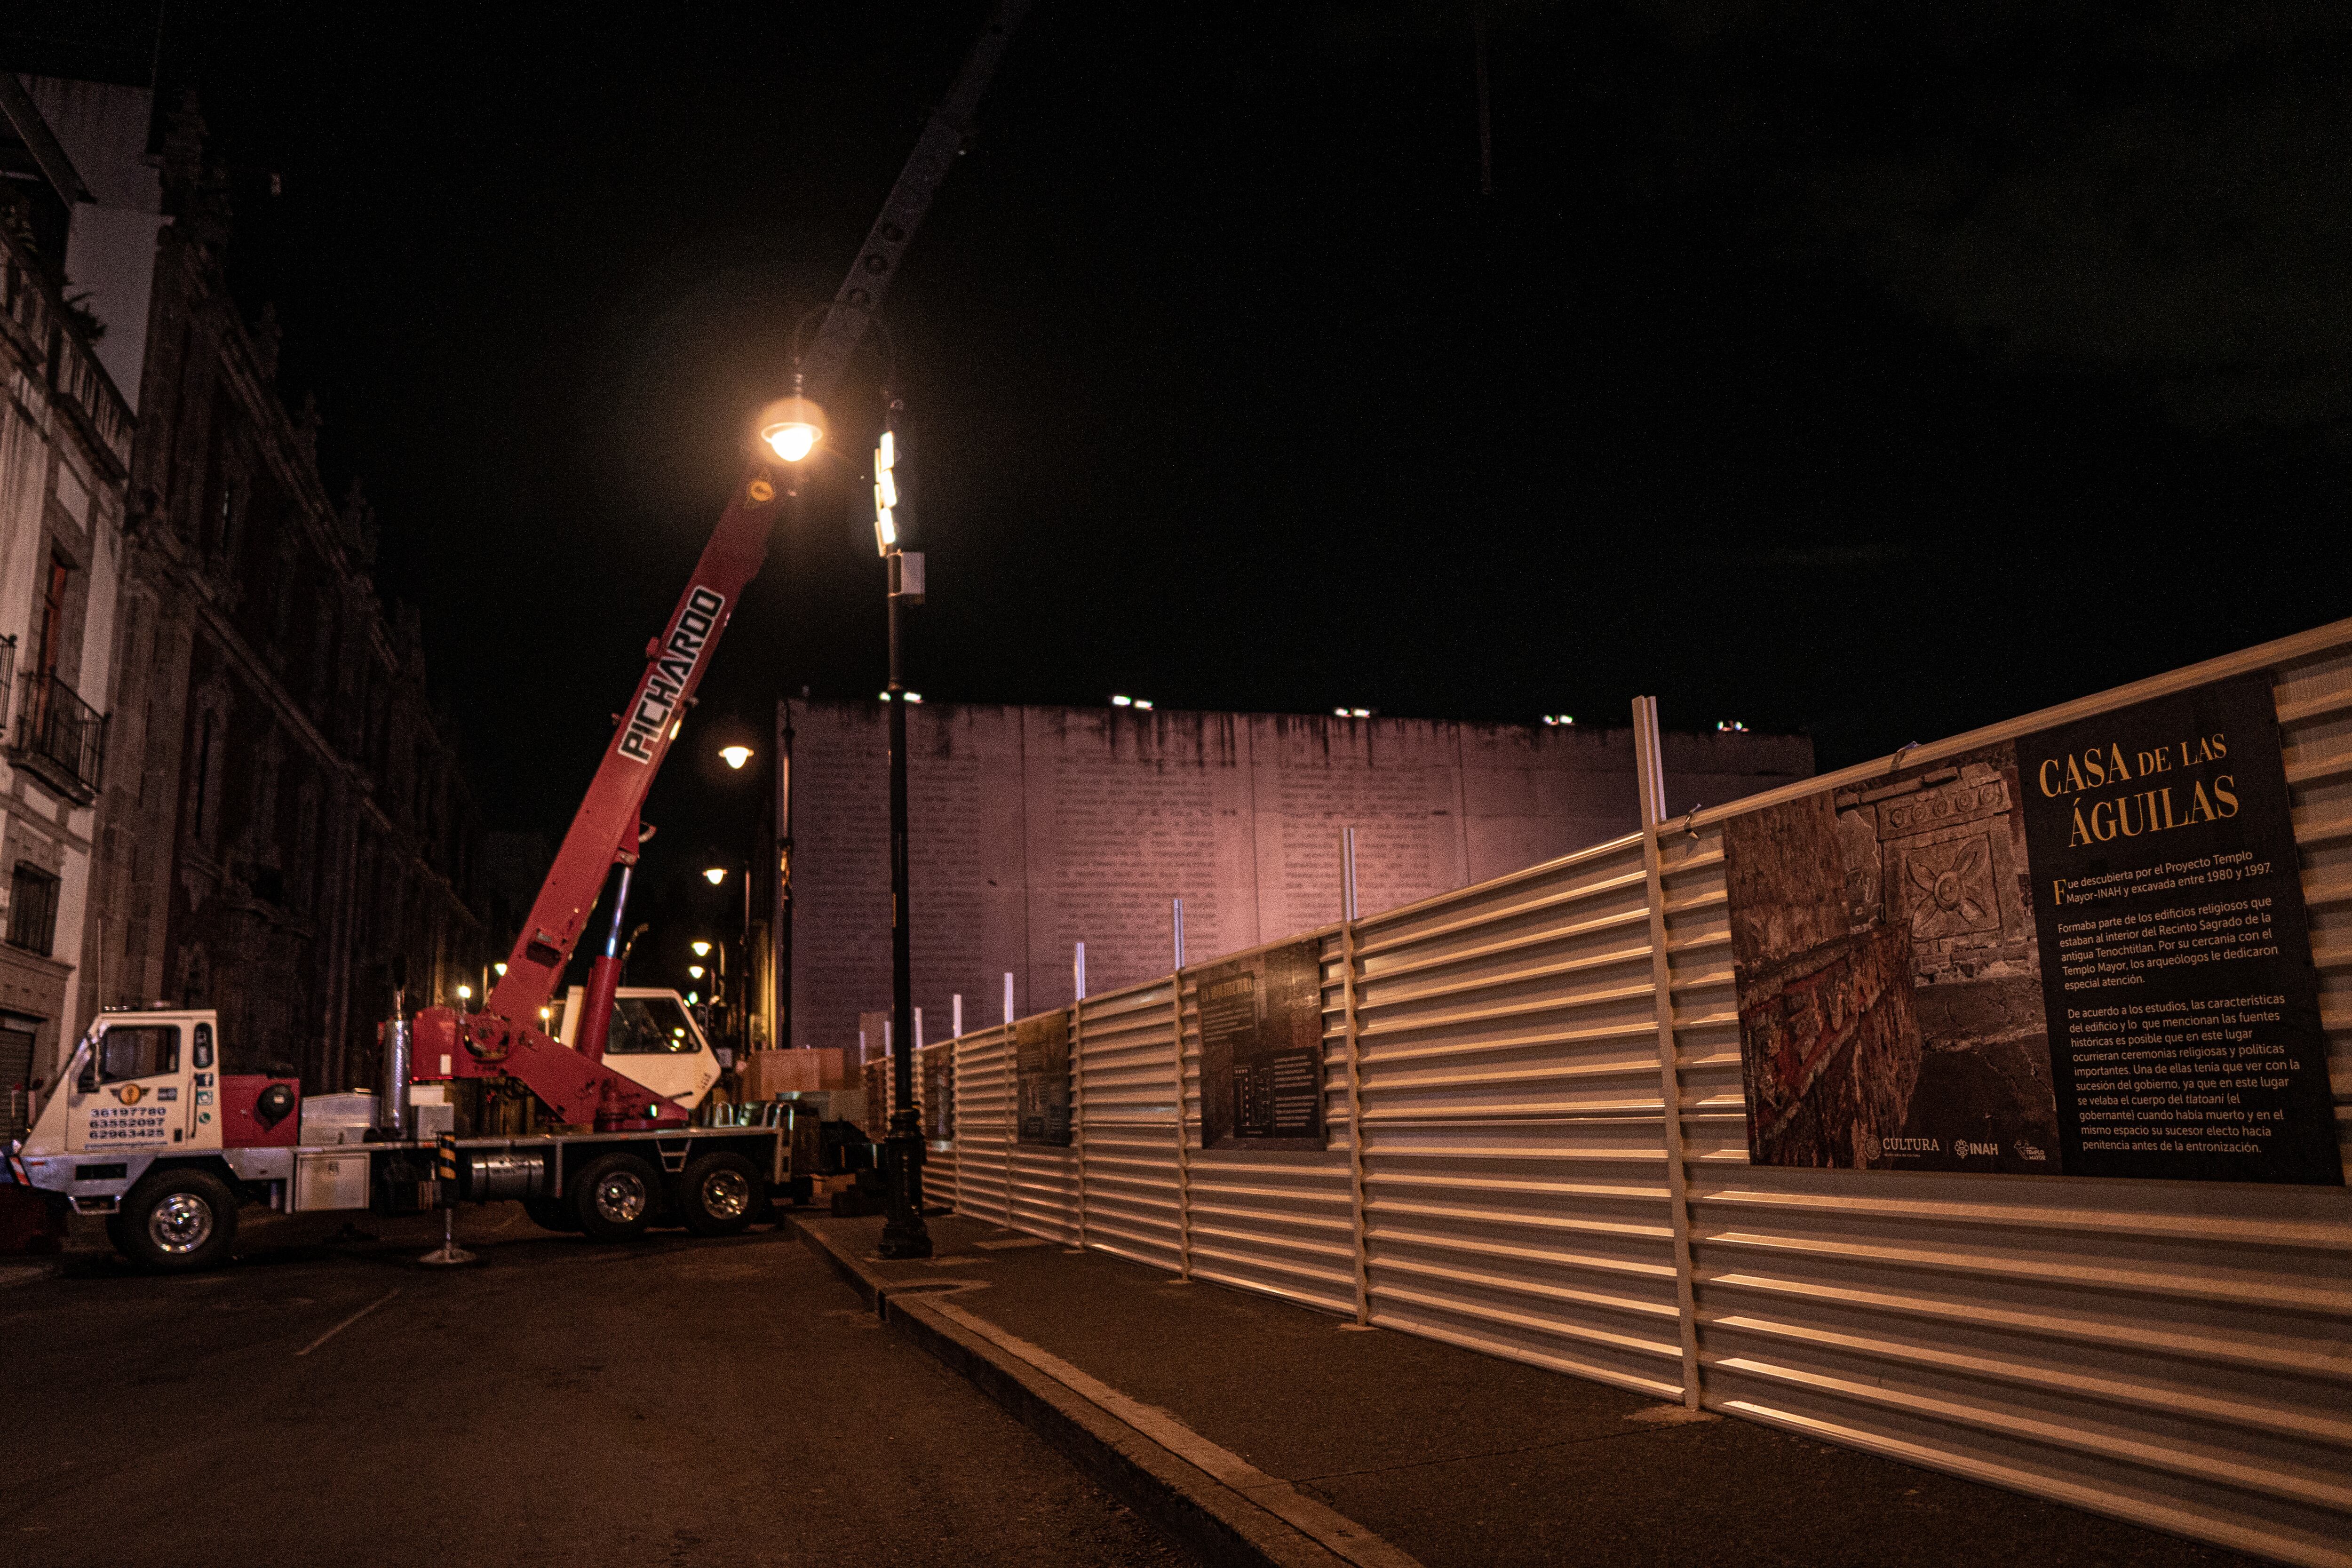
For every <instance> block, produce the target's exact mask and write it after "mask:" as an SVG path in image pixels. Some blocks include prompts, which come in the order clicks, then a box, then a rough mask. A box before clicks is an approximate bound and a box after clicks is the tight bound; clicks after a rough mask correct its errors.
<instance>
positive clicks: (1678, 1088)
mask: <svg viewBox="0 0 2352 1568" xmlns="http://www.w3.org/2000/svg"><path fill="white" fill-rule="evenodd" d="M1660 762H1661V759H1660V755H1659V746H1658V702H1657V699H1656V698H1654V697H1636V698H1635V699H1633V773H1634V784H1635V787H1636V790H1637V792H1638V793H1639V794H1640V795H1641V797H1642V871H1643V877H1644V878H1645V879H1647V882H1648V893H1649V904H1650V985H1651V990H1652V994H1653V995H1654V998H1655V1006H1656V1011H1657V1019H1658V1089H1659V1104H1660V1107H1661V1109H1662V1110H1663V1112H1664V1122H1665V1142H1666V1149H1665V1153H1666V1206H1667V1216H1668V1218H1669V1219H1670V1220H1671V1221H1672V1223H1673V1226H1674V1235H1675V1310H1676V1312H1677V1313H1678V1314H1679V1316H1680V1319H1681V1328H1682V1352H1683V1355H1682V1363H1683V1404H1684V1405H1685V1406H1686V1407H1688V1408H1689V1409H1692V1410H1696V1409H1698V1408H1699V1407H1700V1405H1699V1399H1700V1395H1699V1370H1698V1310H1697V1305H1696V1296H1695V1292H1694V1291H1693V1289H1692V1285H1691V1244H1690V1200H1689V1195H1688V1191H1687V1188H1688V1184H1689V1172H1688V1167H1687V1166H1686V1165H1685V1163H1684V1156H1683V1106H1682V1073H1681V1071H1680V1068H1679V1064H1678V1063H1677V1061H1676V1059H1675V995H1674V966H1673V964H1672V963H1670V962H1669V960H1668V956H1667V952H1666V886H1665V861H1664V855H1663V853H1662V851H1661V849H1660V847H1659V843H1658V827H1659V825H1660V824H1661V823H1663V822H1664V820H1665V816H1666V785H1665V778H1664V769H1663V768H1662V766H1661V765H1660Z"/></svg>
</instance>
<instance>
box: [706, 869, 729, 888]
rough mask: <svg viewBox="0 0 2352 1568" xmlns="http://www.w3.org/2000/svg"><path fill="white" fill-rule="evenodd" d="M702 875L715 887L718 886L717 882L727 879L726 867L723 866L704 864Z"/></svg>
mask: <svg viewBox="0 0 2352 1568" xmlns="http://www.w3.org/2000/svg"><path fill="white" fill-rule="evenodd" d="M702 875H703V879H705V880H706V881H708V882H709V884H710V885H711V886H712V887H714V888H715V887H717V886H719V883H721V882H723V881H725V880H726V879H727V868H726V867H724V866H706V867H704V868H703V870H702Z"/></svg>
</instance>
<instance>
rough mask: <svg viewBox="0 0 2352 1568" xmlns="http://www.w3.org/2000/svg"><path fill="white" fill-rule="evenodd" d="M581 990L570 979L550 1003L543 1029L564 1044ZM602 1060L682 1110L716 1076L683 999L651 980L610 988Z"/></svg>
mask: <svg viewBox="0 0 2352 1568" xmlns="http://www.w3.org/2000/svg"><path fill="white" fill-rule="evenodd" d="M585 994H586V988H585V987H584V986H579V985H574V986H573V987H572V989H571V990H569V991H567V992H565V993H564V994H563V1000H562V1002H560V1003H558V1004H557V1005H556V1017H555V1020H554V1022H553V1024H552V1026H551V1028H550V1031H549V1032H550V1033H551V1034H552V1035H554V1037H556V1038H557V1039H559V1040H561V1041H562V1042H563V1043H564V1044H565V1045H567V1046H568V1045H571V1044H572V1041H573V1040H574V1039H575V1038H576V1037H577V1036H578V1033H579V1028H580V1016H581V1013H582V1011H583V1006H582V1003H583V998H584V996H585ZM604 1065H605V1066H606V1067H609V1068H612V1069H613V1070H614V1072H616V1073H619V1074H620V1075H621V1076H623V1077H624V1078H628V1079H635V1081H637V1082H638V1083H641V1084H644V1085H645V1086H646V1088H647V1089H652V1090H653V1091H654V1092H655V1093H656V1094H658V1095H660V1096H662V1097H663V1098H664V1099H667V1100H675V1101H676V1102H677V1103H678V1104H679V1105H682V1106H684V1107H685V1108H686V1109H687V1110H693V1109H694V1108H695V1107H697V1106H698V1105H700V1104H701V1103H702V1101H703V1100H704V1098H705V1097H706V1096H708V1095H709V1093H710V1090H711V1088H712V1087H713V1086H714V1085H716V1084H717V1083H718V1082H719V1057H718V1055H717V1053H716V1052H714V1051H712V1050H711V1048H710V1042H709V1040H706V1039H704V1038H703V1037H702V1031H701V1029H700V1028H698V1027H697V1026H696V1025H695V1022H694V1014H693V1011H692V1010H691V1009H689V1008H688V1006H687V1005H686V999H685V998H684V997H682V996H680V995H679V994H677V992H675V991H664V990H661V989H659V988H657V987H655V986H646V985H624V986H622V987H621V988H620V989H619V990H618V991H616V992H614V995H613V1025H612V1028H611V1030H610V1031H609V1032H608V1033H607V1034H606V1035H605V1037H604Z"/></svg>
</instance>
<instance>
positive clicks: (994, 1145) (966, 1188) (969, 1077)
mask: <svg viewBox="0 0 2352 1568" xmlns="http://www.w3.org/2000/svg"><path fill="white" fill-rule="evenodd" d="M1012 1033H1013V1032H1012V1030H1010V1029H1009V1028H1003V1027H998V1028H994V1029H988V1030H983V1031H982V1032H981V1033H979V1034H975V1035H965V1036H963V1037H961V1038H959V1039H955V1040H950V1041H949V1042H948V1048H949V1049H950V1050H952V1051H954V1052H955V1064H956V1071H955V1137H954V1139H953V1140H952V1142H954V1144H955V1158H956V1190H955V1207H956V1212H957V1213H958V1214H966V1215H977V1216H978V1217H980V1218H982V1219H988V1220H993V1221H994V1222H995V1223H997V1224H998V1225H1006V1224H1009V1223H1010V1222H1011V1220H1012V1205H1011V1192H1012V1168H1011V1163H1010V1161H1009V1160H1008V1159H1007V1157H1006V1155H1007V1151H1008V1150H1009V1149H1010V1148H1011V1147H1012V1142H1013V1039H1012Z"/></svg>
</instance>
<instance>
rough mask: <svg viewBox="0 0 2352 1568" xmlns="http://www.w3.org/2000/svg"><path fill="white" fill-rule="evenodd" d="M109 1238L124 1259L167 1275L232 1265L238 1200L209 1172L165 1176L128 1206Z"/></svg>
mask: <svg viewBox="0 0 2352 1568" xmlns="http://www.w3.org/2000/svg"><path fill="white" fill-rule="evenodd" d="M116 1217H117V1218H118V1219H119V1220H120V1221H121V1224H120V1225H119V1226H116V1225H110V1226H108V1227H107V1238H108V1239H109V1240H110V1241H112V1242H113V1243H114V1245H115V1247H116V1249H117V1250H118V1251H120V1252H121V1254H122V1256H123V1257H125V1258H129V1259H130V1260H131V1262H133V1263H136V1264H139V1265H141V1266H142V1267H143V1268H152V1269H155V1270H157V1271H159V1272H162V1273H168V1274H184V1273H188V1272H191V1271H193V1270H194V1269H198V1268H212V1267H213V1266H214V1265H215V1264H216V1263H222V1262H226V1260H227V1258H228V1255H229V1249H230V1248H232V1247H235V1246H236V1197H235V1195H233V1194H231V1193H230V1192H229V1190H228V1185H227V1184H226V1183H225V1182H223V1181H222V1180H221V1179H220V1178H219V1177H218V1176H215V1175H214V1174H212V1173H210V1172H206V1171H162V1172H158V1173H156V1174H154V1175H152V1176H150V1177H148V1178H147V1179H146V1180H145V1181H143V1182H142V1183H140V1184H138V1185H137V1186H136V1187H134V1188H132V1189H131V1195H130V1196H128V1197H126V1198H124V1199H123V1200H122V1209H121V1214H120V1215H117V1216H116Z"/></svg>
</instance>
